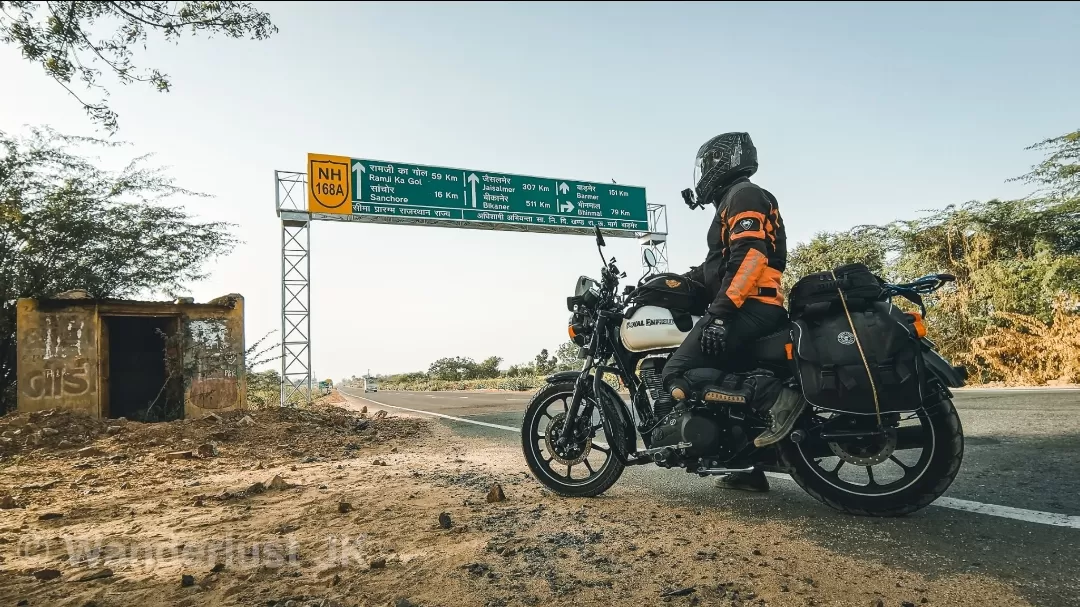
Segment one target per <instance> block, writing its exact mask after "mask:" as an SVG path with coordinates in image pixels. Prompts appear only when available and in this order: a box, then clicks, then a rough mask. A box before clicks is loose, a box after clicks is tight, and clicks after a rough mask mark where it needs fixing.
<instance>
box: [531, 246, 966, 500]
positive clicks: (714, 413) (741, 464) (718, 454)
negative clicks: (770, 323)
mask: <svg viewBox="0 0 1080 607" xmlns="http://www.w3.org/2000/svg"><path fill="white" fill-rule="evenodd" d="M595 236H596V244H597V249H598V250H599V251H600V257H601V261H603V263H604V266H603V269H602V270H601V280H600V281H599V282H597V281H595V280H593V279H591V278H588V277H585V276H582V277H580V278H579V279H578V281H577V283H576V285H575V290H574V295H573V296H571V297H569V298H568V299H567V309H568V311H570V312H571V317H570V321H569V327H568V332H569V335H570V337H571V339H572V340H573V341H574V342H575V343H576V344H577V345H578V346H579V347H580V352H579V356H580V357H581V358H582V359H584V362H583V364H582V367H581V370H580V371H566V372H560V373H555V374H553V375H551V376H549V377H547V378H546V384H545V385H544V386H543V387H541V388H540V389H539V390H538V391H537V392H536V393H535V394H534V395H533V397H532V398H531V399H530V401H529V403H528V406H527V407H526V410H525V414H524V417H523V419H522V431H521V437H522V448H523V451H524V455H525V459H526V462H527V464H528V466H529V469H530V470H531V472H532V474H533V475H534V476H535V477H536V478H537V479H538V480H539V481H540V482H541V483H542V484H543V485H544V486H546V487H547V488H548V489H550V490H551V491H553V492H554V493H556V494H558V495H561V496H567V497H592V496H597V495H600V494H602V493H603V492H605V491H606V490H608V489H609V488H610V487H611V486H612V485H614V484H615V482H616V481H618V479H619V477H620V476H621V475H622V474H623V471H624V470H625V468H626V467H627V466H637V465H655V466H660V467H662V468H667V469H683V470H684V471H685V472H687V473H691V474H697V475H699V476H702V477H707V476H710V475H721V474H727V473H730V472H735V471H750V470H753V469H754V468H755V467H757V468H759V469H762V470H765V471H771V472H777V473H784V474H788V475H790V476H791V478H792V479H794V481H795V482H796V483H797V484H798V485H799V486H800V487H801V488H802V489H803V490H804V491H806V492H807V493H808V494H810V495H811V496H812V497H814V498H815V499H817V500H818V501H820V502H822V503H824V504H826V505H827V506H829V507H831V508H834V509H836V510H839V511H842V512H847V513H849V514H855V515H865V516H900V515H905V514H909V513H912V512H915V511H917V510H919V509H921V508H923V507H925V506H927V505H929V504H930V503H932V502H933V501H934V500H936V499H937V498H938V497H940V496H941V495H942V494H943V493H944V492H945V491H946V489H948V487H949V485H950V484H951V483H952V481H953V479H954V478H955V477H956V474H957V472H958V470H959V468H960V463H961V460H962V458H963V452H964V435H963V429H962V426H961V423H960V418H959V416H958V415H957V412H956V409H955V407H954V406H953V403H952V400H951V399H952V393H951V391H950V388H957V387H961V386H963V385H964V383H965V379H966V371H965V370H964V368H963V367H960V366H952V365H951V364H949V363H948V362H947V361H946V360H945V359H944V358H942V357H941V356H940V355H939V354H938V353H937V352H936V351H935V345H934V343H933V342H932V341H930V340H929V339H927V338H926V337H925V325H922V317H921V316H917V315H916V314H910V313H904V312H902V311H901V310H900V308H896V307H893V306H892V304H891V303H890V302H891V300H892V298H893V297H895V296H898V295H900V296H904V297H907V298H908V299H910V300H912V301H917V302H918V303H919V304H920V306H921V303H922V302H921V295H926V294H929V293H933V292H934V291H936V290H938V289H940V288H942V287H943V286H944V285H946V284H947V283H949V282H952V281H954V280H955V278H954V277H952V276H950V275H947V274H937V275H931V276H927V277H923V278H920V279H919V280H916V281H914V282H910V283H905V284H888V283H882V287H881V295H880V297H879V299H880V301H881V302H882V303H880V304H875V305H881V306H887V313H888V314H890V315H891V316H892V317H893V318H895V319H896V320H897V322H898V323H901V322H905V323H908V324H907V325H905V326H908V327H910V325H911V324H913V323H914V324H917V325H920V326H919V328H920V329H921V330H919V331H916V330H915V329H911V335H910V340H912V344H913V345H912V347H913V348H914V349H915V350H916V351H917V352H918V354H915V355H914V356H917V357H920V360H919V361H918V365H917V366H918V371H919V373H920V378H921V382H922V383H921V384H920V387H919V390H918V393H917V394H918V395H919V397H917V398H916V399H915V400H916V401H918V402H910V403H905V404H904V406H894V407H892V408H885V410H884V411H882V408H883V407H881V406H878V396H877V394H878V391H877V389H876V388H875V393H874V403H873V404H874V405H875V407H876V409H877V410H876V411H874V412H873V413H870V414H868V413H867V409H866V407H865V405H866V403H844V402H843V401H842V400H841V401H840V403H841V404H840V405H839V406H836V405H830V403H825V404H823V405H822V404H820V403H819V404H815V403H814V402H813V401H812V400H811V399H809V398H807V401H808V402H807V405H806V407H805V408H804V410H803V413H802V414H801V416H800V418H799V420H798V421H797V422H796V424H795V426H794V427H793V428H792V430H791V431H790V432H789V433H788V435H787V436H786V437H785V438H784V439H783V440H781V441H780V442H777V443H774V444H772V445H768V446H765V447H761V448H758V447H756V446H755V445H754V442H753V441H754V438H755V437H757V436H758V435H759V434H761V433H763V432H764V431H766V430H767V429H768V428H769V420H768V418H767V414H766V413H763V412H762V411H761V408H760V407H757V406H753V405H752V402H751V401H752V400H753V392H754V390H755V386H757V387H758V388H762V386H765V385H766V384H768V383H769V382H774V383H776V382H779V384H781V385H783V386H788V387H790V388H792V389H796V390H799V391H801V392H803V394H804V395H805V394H807V392H806V390H805V389H804V386H805V384H806V383H807V382H810V381H815V379H814V378H810V377H809V376H808V375H806V373H805V369H806V368H805V367H801V366H800V360H801V359H800V357H801V356H802V355H803V354H804V350H808V348H807V346H806V345H805V344H803V343H802V341H801V339H802V334H801V331H802V330H803V329H805V324H804V325H802V326H800V325H797V323H796V322H795V321H792V322H791V325H790V326H789V327H786V328H785V329H784V330H782V331H780V332H778V333H776V334H774V335H770V336H768V337H765V338H763V339H761V340H758V341H757V342H755V343H753V344H744V345H742V346H743V347H742V349H741V351H742V352H745V355H743V356H740V357H739V359H740V360H741V361H742V362H741V363H740V365H739V367H738V368H735V369H726V370H725V371H724V372H720V371H717V370H699V371H702V372H703V373H698V374H697V376H698V377H705V379H704V380H701V381H698V382H697V384H695V385H694V386H693V389H692V390H690V394H688V395H686V396H685V398H684V399H683V400H680V401H673V399H671V398H661V397H662V396H663V387H662V381H661V372H662V370H663V367H664V364H665V362H666V361H667V359H668V358H669V357H670V356H671V354H672V353H673V352H674V351H675V350H676V349H677V348H678V347H679V345H680V344H681V343H682V341H683V340H684V339H685V338H686V336H687V335H688V334H689V332H690V329H691V328H692V327H693V325H694V323H696V322H697V320H698V317H697V316H691V317H690V318H685V316H687V315H686V314H685V313H684V312H682V311H680V310H677V309H668V308H665V307H663V305H657V304H653V305H640V303H634V302H635V301H636V300H637V298H636V296H637V295H638V294H640V293H641V291H642V289H644V288H645V286H646V285H648V284H654V285H655V284H657V281H663V282H666V283H667V284H668V285H669V286H670V285H679V284H681V283H682V282H685V281H687V280H689V279H688V278H687V277H686V276H683V275H678V274H667V273H657V272H655V266H656V260H655V257H654V256H652V255H651V251H646V252H645V263H646V265H647V266H648V267H649V269H650V270H649V272H648V273H646V275H645V276H643V277H642V278H641V279H640V280H639V281H638V284H637V285H636V286H630V285H628V286H626V288H625V290H624V291H623V293H622V294H621V295H620V294H618V293H617V291H618V287H619V280H620V279H621V278H625V277H626V274H625V273H624V272H620V270H619V268H618V267H617V266H616V265H615V259H614V258H612V259H611V260H610V261H608V260H606V258H605V256H604V249H603V247H604V246H605V242H604V238H603V235H602V233H601V231H600V229H599V228H597V229H596V230H595ZM883 309H886V308H883ZM923 315H925V307H923ZM680 316H682V318H680ZM848 320H849V321H850V320H851V316H850V315H849V316H848ZM854 326H855V325H854V324H852V325H851V327H852V329H853V330H854ZM904 330H905V331H907V330H908V329H904ZM850 335H852V334H851V333H840V343H842V344H844V343H850V342H849V340H847V338H846V336H850ZM904 335H905V336H906V335H907V333H905V334H904ZM865 337H866V335H864V338H865ZM905 339H907V337H905ZM834 341H835V340H834ZM834 345H835V344H834ZM866 345H867V346H868V347H872V346H873V345H874V344H872V343H871V344H866ZM859 348H860V353H861V352H862V349H863V345H861V344H860V346H859ZM863 360H864V361H865V360H866V355H865V354H863ZM866 369H867V373H866V374H867V375H869V374H870V373H869V371H870V367H869V366H867V367H866ZM687 375H689V373H688V374H687ZM617 386H618V387H621V388H623V389H624V391H625V393H626V394H627V395H628V399H627V400H628V401H629V402H627V400H624V398H623V396H622V394H621V393H620V390H619V389H618V388H617ZM733 386H734V387H737V388H738V389H733ZM882 388H887V386H883V387H882ZM747 394H750V396H749V397H745V395H747ZM740 395H743V396H740ZM886 396H889V395H886ZM894 396H895V395H894ZM804 397H805V396H804ZM848 405H852V406H848ZM856 405H857V406H856Z"/></svg>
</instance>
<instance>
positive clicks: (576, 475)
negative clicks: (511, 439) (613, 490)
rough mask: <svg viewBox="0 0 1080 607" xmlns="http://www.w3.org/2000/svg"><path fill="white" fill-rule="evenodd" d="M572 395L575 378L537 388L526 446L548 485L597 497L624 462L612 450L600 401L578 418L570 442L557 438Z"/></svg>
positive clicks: (524, 428) (528, 412) (526, 423)
mask: <svg viewBox="0 0 1080 607" xmlns="http://www.w3.org/2000/svg"><path fill="white" fill-rule="evenodd" d="M573 395H574V383H573V382H563V383H559V384H551V385H548V386H545V387H544V388H542V389H541V390H540V391H539V392H537V393H536V395H535V396H534V397H533V399H532V400H531V401H530V402H529V406H528V407H527V408H526V409H525V417H524V419H523V420H522V424H521V446H522V449H523V451H524V453H525V461H526V462H527V463H528V464H529V469H530V470H531V471H532V473H533V475H534V476H536V478H537V480H539V481H540V482H541V483H542V484H543V485H544V486H545V487H547V488H548V489H551V490H552V491H554V492H555V493H558V494H559V495H562V496H566V497H593V496H596V495H600V494H601V493H603V492H604V491H607V490H608V489H609V488H610V487H611V486H612V485H614V484H615V481H617V480H619V477H620V476H622V472H623V469H624V466H623V464H622V463H621V462H620V461H619V460H618V458H616V457H615V455H614V454H613V453H612V452H611V446H610V445H609V444H608V442H607V437H606V436H605V434H604V430H603V422H602V419H601V417H600V416H601V413H600V407H598V406H594V407H592V415H591V416H590V419H588V420H582V423H579V424H578V428H577V429H575V432H574V434H573V436H574V439H573V440H572V441H570V444H568V445H564V446H560V445H559V444H558V438H559V435H560V433H561V432H562V428H563V425H564V424H565V423H566V416H567V413H568V412H569V409H570V402H571V399H572V398H573ZM586 404H587V401H586V402H583V403H582V407H583V408H582V411H584V406H585V405H586ZM594 404H595V403H594Z"/></svg>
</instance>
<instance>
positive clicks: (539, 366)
mask: <svg viewBox="0 0 1080 607" xmlns="http://www.w3.org/2000/svg"><path fill="white" fill-rule="evenodd" d="M558 362H559V361H558V359H557V358H555V357H554V356H549V355H548V351H547V348H544V349H543V350H540V353H539V354H537V355H536V359H535V362H534V363H533V370H534V371H535V372H536V374H537V375H547V374H548V373H552V372H554V371H555V365H556V364H557V363H558Z"/></svg>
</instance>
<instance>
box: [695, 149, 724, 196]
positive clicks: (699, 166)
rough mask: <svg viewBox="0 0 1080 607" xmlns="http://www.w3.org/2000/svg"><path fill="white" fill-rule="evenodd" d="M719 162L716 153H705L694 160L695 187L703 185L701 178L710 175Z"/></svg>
mask: <svg viewBox="0 0 1080 607" xmlns="http://www.w3.org/2000/svg"><path fill="white" fill-rule="evenodd" d="M718 161H719V156H717V155H716V153H715V152H708V151H706V152H703V153H701V154H699V155H698V157H697V158H695V159H694V187H695V188H696V187H697V186H698V185H699V184H700V183H701V178H702V177H703V176H704V175H705V173H708V172H709V170H711V169H712V168H713V167H714V166H716V163H717V162H718Z"/></svg>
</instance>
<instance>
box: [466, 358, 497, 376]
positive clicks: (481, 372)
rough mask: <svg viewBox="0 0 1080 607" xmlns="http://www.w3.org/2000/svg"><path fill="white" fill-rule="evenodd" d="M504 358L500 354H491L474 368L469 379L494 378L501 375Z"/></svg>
mask: <svg viewBox="0 0 1080 607" xmlns="http://www.w3.org/2000/svg"><path fill="white" fill-rule="evenodd" d="M502 361H503V359H502V358H501V357H499V356H489V357H487V358H485V359H484V360H483V361H482V362H480V364H478V365H476V367H475V368H474V369H473V372H472V377H469V378H468V379H492V378H495V377H498V376H499V365H500V364H502Z"/></svg>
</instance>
